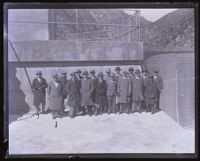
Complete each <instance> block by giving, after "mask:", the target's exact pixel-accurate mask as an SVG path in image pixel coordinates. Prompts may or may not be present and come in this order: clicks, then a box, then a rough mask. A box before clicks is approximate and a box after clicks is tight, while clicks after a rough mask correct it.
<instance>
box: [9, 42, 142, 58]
mask: <svg viewBox="0 0 200 161" xmlns="http://www.w3.org/2000/svg"><path fill="white" fill-rule="evenodd" d="M12 44H13V46H14V48H15V50H16V53H17V55H18V56H19V58H20V60H21V61H71V60H73V61H89V60H98V61H99V60H106V61H108V60H142V59H143V43H142V42H116V41H95V42H94V41H93V42H88V41H67V40H48V41H39V40H38V41H12ZM8 53H9V54H8V60H9V61H17V59H16V56H15V54H14V53H13V50H12V49H11V48H10V45H9V48H8Z"/></svg>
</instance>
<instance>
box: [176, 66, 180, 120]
mask: <svg viewBox="0 0 200 161" xmlns="http://www.w3.org/2000/svg"><path fill="white" fill-rule="evenodd" d="M177 82H178V71H177V69H176V119H177V123H178V124H179V112H178V83H177Z"/></svg>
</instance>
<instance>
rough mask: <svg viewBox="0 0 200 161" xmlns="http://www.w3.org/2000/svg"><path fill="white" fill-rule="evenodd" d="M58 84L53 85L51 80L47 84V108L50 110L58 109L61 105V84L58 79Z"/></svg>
mask: <svg viewBox="0 0 200 161" xmlns="http://www.w3.org/2000/svg"><path fill="white" fill-rule="evenodd" d="M57 84H58V86H56V85H55V83H54V82H53V81H52V82H50V83H49V86H48V88H47V94H48V96H49V98H48V99H49V109H50V110H53V111H54V110H55V111H57V110H60V109H61V108H62V107H63V103H62V85H61V83H60V82H59V81H58V82H57Z"/></svg>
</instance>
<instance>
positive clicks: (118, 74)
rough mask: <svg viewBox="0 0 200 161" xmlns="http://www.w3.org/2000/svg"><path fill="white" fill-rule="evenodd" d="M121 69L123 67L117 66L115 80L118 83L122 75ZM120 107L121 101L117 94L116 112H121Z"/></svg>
mask: <svg viewBox="0 0 200 161" xmlns="http://www.w3.org/2000/svg"><path fill="white" fill-rule="evenodd" d="M120 71H121V68H120V67H116V68H115V72H116V73H115V80H116V82H117V84H118V80H119V79H120V78H121V77H122V74H121V73H120ZM119 109H120V106H119V103H118V97H117V96H116V105H115V110H114V111H115V112H119Z"/></svg>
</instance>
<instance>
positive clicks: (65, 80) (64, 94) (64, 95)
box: [59, 72, 67, 115]
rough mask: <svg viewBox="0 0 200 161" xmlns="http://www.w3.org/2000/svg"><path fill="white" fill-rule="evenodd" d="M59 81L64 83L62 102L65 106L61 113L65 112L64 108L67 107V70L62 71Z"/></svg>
mask: <svg viewBox="0 0 200 161" xmlns="http://www.w3.org/2000/svg"><path fill="white" fill-rule="evenodd" d="M59 81H60V82H61V85H62V89H63V90H62V103H63V108H62V110H61V115H62V114H63V113H64V109H65V99H66V98H67V92H66V86H67V73H66V72H62V73H61V77H60V79H59Z"/></svg>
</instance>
